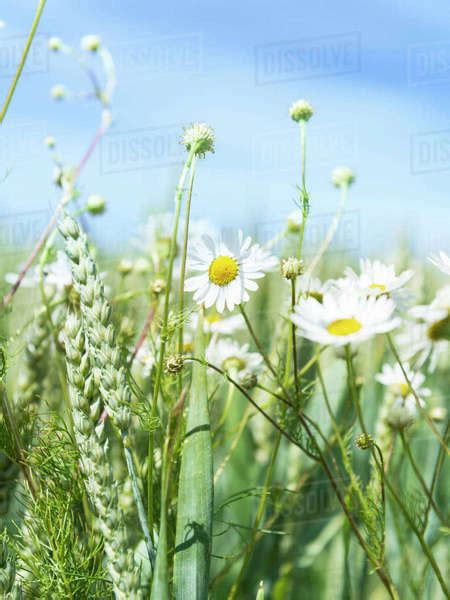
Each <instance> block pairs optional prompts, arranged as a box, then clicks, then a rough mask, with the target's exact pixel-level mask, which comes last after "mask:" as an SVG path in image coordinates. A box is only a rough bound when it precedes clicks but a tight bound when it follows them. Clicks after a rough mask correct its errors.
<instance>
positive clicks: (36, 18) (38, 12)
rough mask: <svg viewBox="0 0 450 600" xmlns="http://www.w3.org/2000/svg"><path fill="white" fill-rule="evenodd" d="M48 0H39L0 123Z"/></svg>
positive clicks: (0, 113)
mask: <svg viewBox="0 0 450 600" xmlns="http://www.w3.org/2000/svg"><path fill="white" fill-rule="evenodd" d="M45 3H46V0H39V4H38V7H37V9H36V14H35V16H34V19H33V23H32V25H31V31H30V33H29V34H28V38H27V41H26V44H25V48H24V49H23V52H22V56H21V58H20V62H19V64H18V66H17V69H16V73H15V75H14V78H13V80H12V82H11V85H10V87H9V90H8V94H7V95H6V100H5V102H4V104H3V108H2V111H1V112H0V125H1V124H2V123H3V121H4V119H5V117H6V113H7V112H8V108H9V105H10V104H11V100H12V98H13V96H14V92H15V91H16V87H17V84H18V83H19V79H20V76H21V75H22V71H23V68H24V66H25V62H26V60H27V56H28V52H29V51H30V48H31V44H32V43H33V39H34V36H35V34H36V30H37V28H38V25H39V21H40V20H41V16H42V12H43V10H44V7H45Z"/></svg>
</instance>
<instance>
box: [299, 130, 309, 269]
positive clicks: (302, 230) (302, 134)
mask: <svg viewBox="0 0 450 600" xmlns="http://www.w3.org/2000/svg"><path fill="white" fill-rule="evenodd" d="M300 147H301V155H302V157H301V173H302V187H301V196H302V221H301V223H300V232H299V240H298V249H297V256H298V258H301V257H302V251H303V238H304V235H305V227H306V220H307V218H308V213H309V194H308V192H307V190H306V123H305V121H304V120H303V119H302V120H301V121H300Z"/></svg>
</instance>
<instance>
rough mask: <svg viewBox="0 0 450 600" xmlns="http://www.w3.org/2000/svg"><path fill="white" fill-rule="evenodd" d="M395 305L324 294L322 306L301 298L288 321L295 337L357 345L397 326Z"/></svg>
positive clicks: (389, 302)
mask: <svg viewBox="0 0 450 600" xmlns="http://www.w3.org/2000/svg"><path fill="white" fill-rule="evenodd" d="M394 310H395V304H394V302H393V301H392V300H391V299H390V298H386V297H385V296H383V297H380V298H374V297H373V296H369V297H358V296H355V295H353V294H347V293H345V292H340V291H331V292H326V293H325V294H324V295H323V299H322V302H320V301H319V300H317V299H316V298H313V297H311V296H310V297H307V298H302V299H301V300H300V302H299V304H298V305H297V306H296V307H295V312H294V314H293V315H291V319H292V321H293V322H294V324H295V325H297V327H298V333H299V335H301V336H302V337H305V338H307V339H309V340H312V341H313V342H318V343H320V344H323V345H332V346H344V345H346V344H358V343H360V342H363V341H365V340H368V339H369V338H371V337H373V336H375V335H376V334H377V333H386V332H387V331H391V330H392V329H394V328H395V327H397V326H398V325H399V324H400V319H398V318H393V312H394Z"/></svg>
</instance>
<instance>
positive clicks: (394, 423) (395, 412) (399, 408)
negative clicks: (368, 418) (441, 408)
mask: <svg viewBox="0 0 450 600" xmlns="http://www.w3.org/2000/svg"><path fill="white" fill-rule="evenodd" d="M420 405H421V406H425V403H424V402H423V401H422V400H421V401H420ZM417 412H418V411H417V402H416V399H415V398H414V396H413V395H412V394H409V395H408V396H406V397H405V398H403V397H402V396H397V397H396V398H395V399H394V401H393V402H392V404H391V405H390V406H389V407H388V409H387V414H386V417H385V419H386V422H387V423H388V424H389V425H390V426H391V427H392V428H393V429H405V427H409V426H410V425H412V424H413V423H414V421H415V420H416V418H417Z"/></svg>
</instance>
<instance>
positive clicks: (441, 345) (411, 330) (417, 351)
mask: <svg viewBox="0 0 450 600" xmlns="http://www.w3.org/2000/svg"><path fill="white" fill-rule="evenodd" d="M395 341H396V343H397V344H398V348H399V352H400V356H401V358H402V360H404V361H411V362H414V366H415V367H416V368H417V369H421V368H422V367H423V365H424V364H425V363H426V361H427V360H428V359H429V360H430V363H429V366H428V371H429V372H430V373H432V372H433V371H434V370H435V369H436V366H437V364H438V362H439V358H440V356H441V355H443V354H446V353H448V347H449V343H448V341H446V340H440V341H436V340H432V339H431V338H430V336H429V326H428V325H427V324H426V323H408V327H407V328H406V329H405V331H404V332H401V333H399V334H398V335H397V336H396V338H395Z"/></svg>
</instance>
